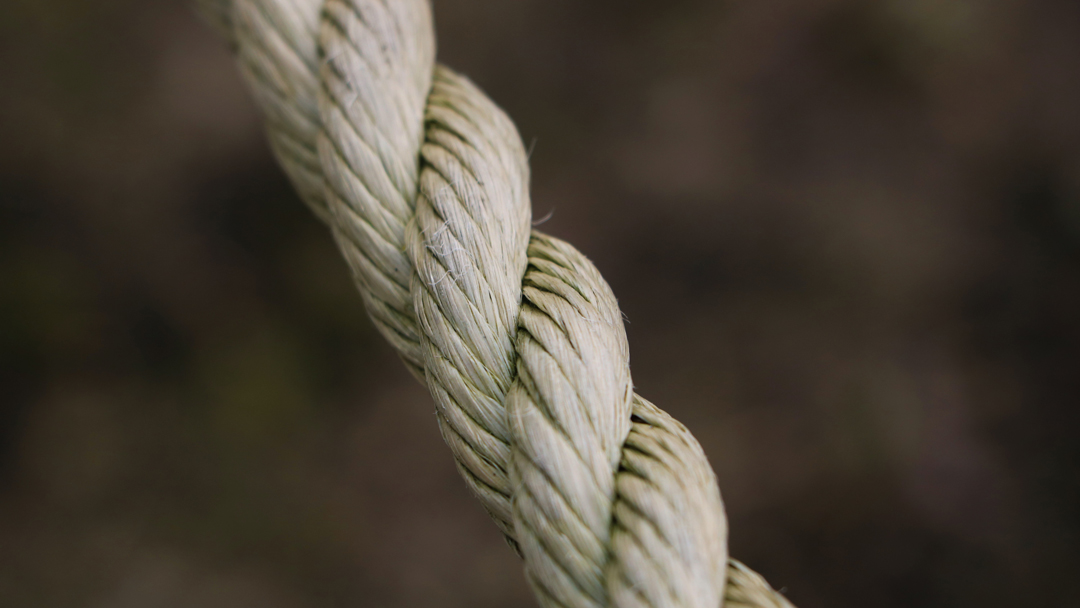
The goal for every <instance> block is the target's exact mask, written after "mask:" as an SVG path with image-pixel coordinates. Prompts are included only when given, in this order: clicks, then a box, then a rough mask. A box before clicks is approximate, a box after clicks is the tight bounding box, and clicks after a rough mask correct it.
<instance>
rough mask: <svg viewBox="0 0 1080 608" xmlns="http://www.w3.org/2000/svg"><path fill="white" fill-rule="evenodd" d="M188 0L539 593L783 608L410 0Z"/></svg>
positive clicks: (486, 112) (574, 259) (560, 602)
mask: <svg viewBox="0 0 1080 608" xmlns="http://www.w3.org/2000/svg"><path fill="white" fill-rule="evenodd" d="M199 2H200V8H201V10H202V12H203V14H204V15H205V16H206V18H207V20H208V21H209V22H210V23H211V24H212V25H214V27H216V28H217V29H218V30H219V31H221V32H222V33H223V35H224V36H225V37H226V38H227V39H228V41H229V43H230V44H231V45H232V46H233V48H234V49H235V51H236V54H237V57H238V60H239V63H240V66H241V72H242V73H243V75H244V77H245V79H246V80H247V82H248V84H249V86H250V87H251V89H252V91H253V94H254V96H255V99H256V101H257V102H258V103H259V105H260V106H261V107H262V109H263V111H264V113H265V114H266V118H267V129H268V133H269V140H270V144H271V147H272V149H273V151H274V153H275V155H276V157H277V158H278V160H279V162H280V163H281V164H282V167H283V168H284V170H285V172H286V173H287V174H288V176H289V178H290V179H291V180H292V182H293V184H294V185H295V187H296V188H297V190H298V192H299V193H300V196H301V198H302V199H303V200H304V202H305V203H306V204H307V205H308V206H309V207H310V208H311V209H312V211H313V212H314V213H315V214H316V215H317V216H318V217H319V218H320V219H322V220H323V221H324V222H326V223H327V225H328V226H330V228H331V230H332V231H333V234H334V237H335V240H336V241H337V243H338V246H339V247H340V249H341V251H342V254H343V255H344V257H345V259H346V260H347V261H348V264H349V266H350V268H351V269H352V272H353V275H354V277H355V279H356V282H357V285H358V287H359V290H360V293H361V295H362V296H363V299H364V302H365V304H366V306H367V310H368V313H369V314H370V316H371V318H372V320H373V322H374V323H375V325H376V327H377V328H378V329H379V331H380V332H381V333H382V334H383V336H384V337H386V339H387V341H389V342H390V344H391V345H392V346H393V347H394V348H395V349H396V350H397V351H398V353H399V354H400V355H401V357H402V359H403V361H404V362H405V364H406V366H407V367H408V368H409V369H410V371H412V372H413V373H414V374H415V375H416V376H417V377H418V378H422V379H423V380H424V381H425V382H426V383H427V385H428V388H429V389H430V390H431V394H432V396H433V397H434V400H435V404H436V412H437V414H438V421H439V425H440V428H441V430H442V434H443V437H444V439H445V440H446V442H447V444H448V445H449V446H450V448H451V450H452V451H453V453H454V457H455V459H456V461H457V466H458V470H459V471H460V472H461V474H462V476H463V478H464V479H465V481H466V483H467V484H468V486H469V488H470V489H471V490H472V492H473V493H474V494H475V495H476V497H477V498H478V499H479V500H480V502H481V503H482V504H483V506H484V508H485V509H487V511H488V513H489V514H490V515H491V517H492V518H493V519H494V521H495V523H496V524H497V525H498V526H499V528H500V529H501V530H502V532H503V534H504V535H505V536H506V538H507V540H508V541H509V542H510V543H511V545H512V546H513V547H514V548H515V549H516V550H517V552H518V553H519V554H520V555H521V556H522V558H523V559H524V562H525V569H526V574H527V576H528V579H529V582H530V584H531V585H532V587H533V589H534V591H535V593H536V596H537V598H538V600H539V602H540V604H541V605H543V606H545V607H568V608H570V607H573V608H577V607H597V608H599V607H608V606H611V607H616V606H617V607H632V606H633V607H637V606H642V607H653V608H660V607H668V606H672V607H675V606H677V607H687V608H689V607H694V608H707V607H708V608H715V607H717V606H720V605H722V603H723V602H726V605H727V606H729V607H737V608H764V607H770V608H790V606H791V604H789V603H788V602H787V600H786V599H785V598H784V597H783V596H782V595H780V594H779V593H777V592H776V591H774V590H773V589H772V588H771V587H769V585H768V584H767V583H766V582H765V581H764V579H762V578H761V577H760V576H759V575H757V574H755V573H754V572H753V571H751V570H749V569H748V568H746V567H745V566H743V565H742V564H740V563H739V562H737V561H734V560H730V561H729V560H728V557H727V523H726V520H725V517H724V512H723V504H722V502H721V500H720V492H719V489H718V487H717V484H716V477H715V475H714V474H713V472H712V469H711V468H710V467H709V464H708V461H707V460H706V458H705V455H704V453H703V451H702V450H701V447H700V446H699V445H698V443H697V441H696V440H695V439H694V438H693V436H692V435H690V433H689V432H688V431H687V430H686V429H685V428H684V427H683V426H682V425H680V424H679V423H678V422H677V421H675V420H674V419H673V418H671V417H670V416H668V415H667V414H666V413H665V412H663V411H662V410H660V409H659V408H657V407H656V406H654V405H652V404H651V403H649V402H648V401H646V400H644V399H643V398H641V397H640V396H638V395H636V394H635V393H634V392H633V384H632V382H631V378H630V369H629V349H628V346H627V342H626V335H625V332H624V329H623V324H622V317H621V313H620V312H619V308H618V305H617V303H616V301H615V297H614V295H613V294H612V293H611V290H610V288H609V287H608V285H607V283H606V282H605V281H604V280H603V278H602V277H601V276H600V273H599V272H598V271H597V270H596V268H595V267H594V266H593V265H592V263H590V262H589V261H588V260H587V259H586V258H585V257H584V256H583V255H582V254H581V253H580V252H578V251H577V250H576V249H574V248H573V247H572V246H570V245H569V244H567V243H565V242H563V241H560V240H558V239H555V238H553V237H550V236H547V235H544V234H541V233H539V232H536V231H533V230H531V226H530V219H531V210H530V201H529V192H528V190H529V169H528V163H527V160H526V153H525V150H524V148H523V146H522V143H521V138H520V137H519V135H518V133H517V130H516V128H515V127H514V124H513V123H512V122H511V121H510V119H509V118H508V117H507V116H506V115H505V114H504V113H503V112H502V111H501V110H500V109H499V108H498V107H497V106H495V105H494V103H492V102H491V101H490V100H489V99H488V98H487V97H486V96H485V95H484V94H483V93H482V92H481V91H480V90H479V89H478V88H476V87H475V86H474V85H473V84H472V83H471V82H469V81H468V80H467V79H466V78H464V77H463V76H460V75H458V74H456V73H454V72H453V71H451V70H450V69H448V68H446V67H444V66H442V65H437V64H436V63H435V35H434V28H433V24H432V19H431V13H430V7H429V5H428V2H427V0H199Z"/></svg>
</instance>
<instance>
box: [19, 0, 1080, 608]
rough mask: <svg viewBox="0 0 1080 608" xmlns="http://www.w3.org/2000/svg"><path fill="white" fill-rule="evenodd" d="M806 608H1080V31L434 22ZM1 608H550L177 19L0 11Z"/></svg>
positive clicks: (740, 7)
mask: <svg viewBox="0 0 1080 608" xmlns="http://www.w3.org/2000/svg"><path fill="white" fill-rule="evenodd" d="M435 5H436V6H435V8H436V19H437V23H438V31H439V36H440V49H441V50H440V53H441V58H442V60H443V61H444V62H446V63H448V64H450V65H452V66H454V67H456V68H458V69H459V70H461V71H463V72H465V73H466V74H468V75H469V76H471V77H472V78H473V79H475V80H476V81H477V82H478V83H479V84H480V85H481V86H482V87H484V88H485V89H486V90H487V91H488V93H489V94H490V95H491V96H492V97H493V98H494V99H495V101H496V102H497V103H499V104H500V105H502V106H503V107H504V108H505V109H506V110H507V111H508V112H509V114H510V115H511V116H512V117H513V118H514V119H515V120H516V122H517V124H518V127H519V129H520V130H521V133H522V136H523V138H524V140H525V141H526V143H527V144H529V143H533V144H534V152H533V154H532V161H533V171H534V174H533V188H532V190H533V194H534V199H533V200H534V209H535V215H536V216H537V217H541V216H544V215H546V214H548V213H549V212H551V211H553V212H554V214H553V216H552V218H551V219H550V221H548V222H547V223H546V224H545V225H544V230H546V231H548V232H551V233H553V234H555V235H557V236H560V237H563V238H566V239H568V240H570V241H572V242H574V243H575V244H576V245H577V246H578V247H580V248H581V249H582V250H583V251H584V252H585V253H586V254H587V255H589V256H590V257H591V258H592V259H593V260H595V262H596V263H597V265H598V266H599V267H600V269H601V270H602V271H603V272H604V274H605V276H606V277H607V278H608V280H609V281H610V282H611V284H612V286H613V288H614V290H615V293H616V294H617V295H618V296H619V298H620V300H621V303H622V306H623V308H624V310H625V312H626V315H627V316H628V318H629V320H630V321H631V324H630V325H629V326H628V330H629V335H630V343H631V351H632V361H633V370H634V374H635V380H636V384H637V385H638V387H639V390H640V392H642V393H643V394H644V395H646V396H647V397H649V398H651V399H653V400H655V401H656V402H657V403H658V404H660V405H661V406H662V407H664V408H666V409H668V410H669V411H670V412H672V413H673V414H674V415H675V416H676V417H678V418H679V419H681V420H682V421H683V422H685V423H686V424H687V425H688V426H689V427H690V429H691V430H692V431H693V432H694V433H695V434H696V435H697V437H698V438H699V439H700V440H701V442H702V444H703V445H704V447H705V449H706V451H707V452H708V454H709V456H710V458H711V460H712V462H713V466H714V467H715V469H716V472H717V475H718V476H719V478H720V483H721V488H722V489H723V492H724V496H725V499H726V502H727V507H728V513H729V515H730V518H731V528H732V536H731V546H732V552H733V554H734V555H736V556H738V557H740V558H742V559H743V560H745V561H746V562H747V563H749V564H750V565H752V566H753V567H755V568H757V569H759V570H761V571H762V572H763V573H765V574H766V575H767V576H768V577H769V579H770V580H771V581H772V582H773V583H774V584H776V585H777V586H780V587H784V588H786V590H787V593H788V594H789V596H790V597H791V598H792V599H793V600H794V601H795V603H796V604H797V605H798V606H800V608H818V607H825V606H830V607H852V608H854V607H863V606H877V607H894V606H895V607H899V606H927V607H946V606H972V607H974V606H978V607H980V608H993V607H1006V606H1008V607H1015V606H1055V607H1059V608H1060V607H1070V606H1080V592H1078V591H1077V589H1076V585H1075V581H1076V576H1077V574H1078V573H1080V548H1078V547H1080V483H1078V482H1080V476H1078V466H1080V420H1078V418H1080V416H1078V404H1080V380H1078V378H1080V111H1078V110H1080V3H1076V2H1075V1H1071V0H1057V1H1055V0H1046V1H1025V0H997V1H992V2H991V1H981V2H980V1H975V0H953V1H948V2H944V1H940V0H881V1H876V2H858V1H855V0H850V1H848V0H813V1H807V0H754V1H751V2H734V1H725V2H718V1H715V0H670V1H667V2H646V1H643V0H639V1H628V0H591V1H580V0H578V1H572V0H518V1H513V2H511V1H507V0H456V1H455V0H438V1H436V3H435ZM0 311H2V312H0V387H2V392H0V399H2V403H0V606H5V607H7V606H11V607H33V608H36V607H49V608H54V607H57V608H59V607H67V606H72V607H92V608H128V607H131V608H144V607H145V608H158V607H162V608H166V607H177V608H179V607H209V608H215V607H230V608H232V607H241V608H243V607H248V606H250V607H260V608H293V607H311V608H330V607H346V606H364V607H367V606H384V607H396V606H433V607H439V608H443V607H447V608H448V607H453V606H461V607H466V606H468V607H470V608H482V607H489V606H490V607H506V606H530V605H533V604H532V599H531V597H530V594H529V591H528V589H527V588H526V585H525V583H524V580H523V577H522V575H521V571H520V564H519V563H518V561H517V559H516V558H515V557H514V556H513V554H512V552H511V551H510V550H509V549H507V548H506V547H505V546H504V545H503V543H502V541H501V540H500V538H499V535H498V534H497V532H496V530H495V527H494V526H492V525H491V524H490V523H489V522H488V521H487V520H486V516H485V515H484V514H483V513H482V511H481V509H480V508H479V507H477V506H476V505H475V504H474V503H473V501H472V499H471V498H470V497H469V496H468V495H467V493H466V491H465V489H464V486H463V484H462V482H461V481H460V480H459V479H458V478H457V476H456V473H455V471H454V468H453V465H452V462H451V458H450V456H449V453H448V451H447V450H446V448H445V446H444V445H443V444H442V442H441V440H440V438H439V435H438V432H437V429H436V425H435V419H434V416H433V415H432V406H431V403H430V400H429V397H428V396H427V395H426V393H425V390H424V389H423V388H422V387H420V386H419V385H417V384H416V383H415V382H414V381H413V380H412V379H411V377H409V376H408V375H407V373H406V372H405V370H404V369H403V367H402V366H401V365H400V364H399V362H398V361H397V360H396V358H395V356H394V355H393V354H392V353H391V351H390V350H389V348H388V347H387V346H386V345H385V344H383V343H382V342H381V341H380V339H379V337H378V336H377V335H376V333H375V332H374V331H373V329H372V327H371V325H370V323H369V322H368V320H367V319H366V317H365V316H364V314H363V311H362V307H361V303H360V299H359V298H358V297H357V296H356V295H355V293H354V291H353V288H352V286H351V284H350V282H349V278H348V275H347V271H346V268H345V266H344V264H343V263H342V262H341V260H339V258H338V255H337V253H336V251H335V250H334V247H333V245H332V244H331V241H330V238H329V237H328V235H327V233H326V231H325V230H324V229H323V228H322V227H321V226H320V225H318V224H317V223H316V221H315V220H313V219H312V218H311V217H310V216H309V214H308V213H307V212H306V211H305V210H304V208H303V207H302V206H301V205H300V203H299V202H298V201H297V199H296V197H295V195H294V194H293V192H292V191H291V190H290V188H289V186H288V184H287V183H286V181H285V180H284V179H283V177H282V175H281V173H280V171H279V170H278V169H277V167H276V166H275V165H274V162H273V161H272V159H271V157H270V156H269V154H268V152H267V148H266V145H265V143H264V139H263V136H262V133H261V130H260V125H259V117H258V115H257V112H256V111H255V109H254V107H253V104H252V102H251V100H250V98H249V97H248V95H247V94H246V92H245V91H244V89H243V87H242V84H241V81H240V78H239V76H238V74H237V72H236V70H235V68H234V65H233V63H232V61H231V58H230V56H229V54H228V53H227V52H226V50H225V49H224V48H223V46H222V45H221V44H220V43H219V42H218V41H217V40H216V39H215V38H214V37H213V35H212V34H211V32H210V31H209V29H208V28H207V27H205V26H204V25H203V24H201V23H200V22H199V21H198V20H197V19H196V18H195V17H194V16H193V14H192V12H191V10H190V8H189V6H188V5H187V3H186V2H184V1H182V0H168V1H164V0H157V1H150V0H95V1H89V0H3V2H2V3H0Z"/></svg>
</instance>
